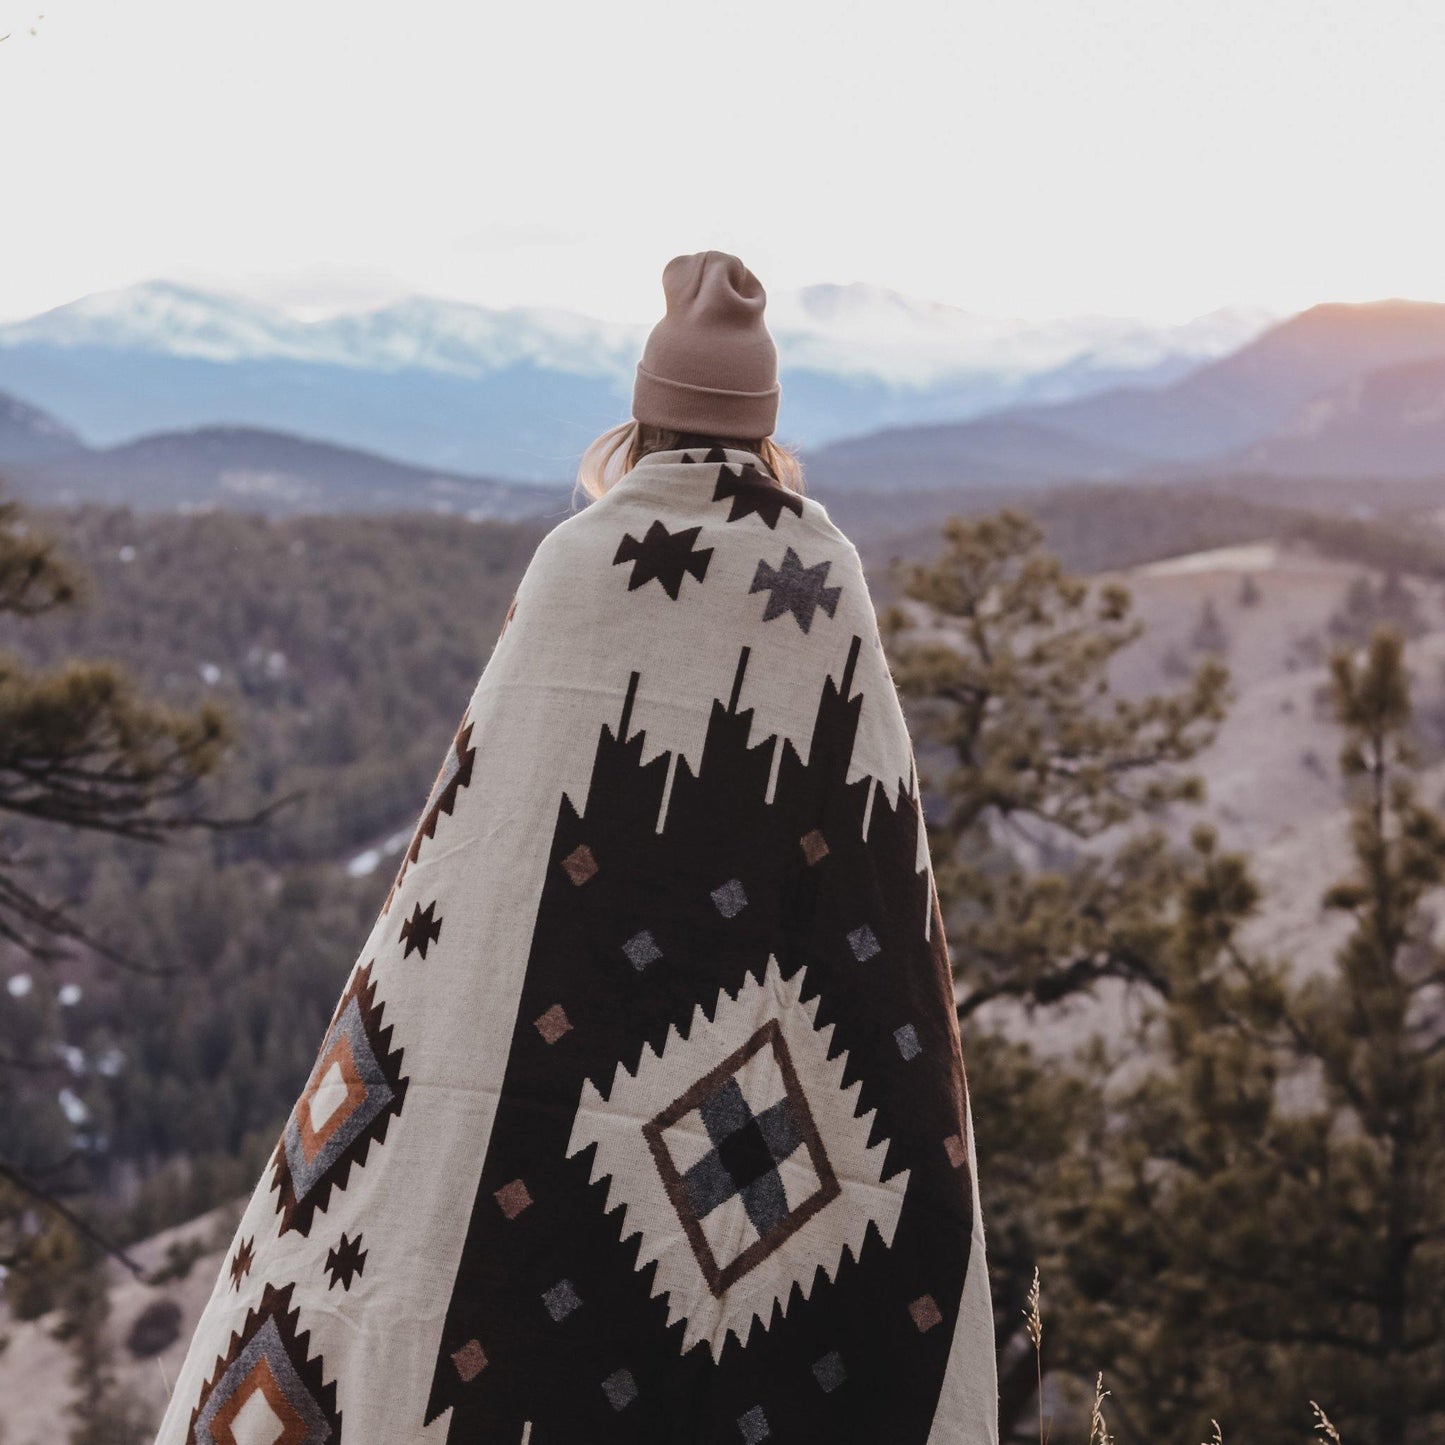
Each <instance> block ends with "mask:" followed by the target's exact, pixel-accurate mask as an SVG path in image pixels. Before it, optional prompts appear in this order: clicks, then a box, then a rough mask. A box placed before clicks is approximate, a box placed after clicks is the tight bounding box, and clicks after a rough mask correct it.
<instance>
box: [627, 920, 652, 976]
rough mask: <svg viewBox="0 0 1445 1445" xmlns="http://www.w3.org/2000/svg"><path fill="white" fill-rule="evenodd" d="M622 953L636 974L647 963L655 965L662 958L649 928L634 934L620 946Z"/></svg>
mask: <svg viewBox="0 0 1445 1445" xmlns="http://www.w3.org/2000/svg"><path fill="white" fill-rule="evenodd" d="M622 951H623V953H625V954H626V955H627V961H628V962H629V963H630V964H631V965H632V966H633V968H635V969H636V970H637V971H638V973H641V972H642V970H643V969H644V968H646V967H647V965H648V964H649V963H656V962H657V960H658V959H659V958H661V957H662V950H661V949H660V948H659V947H658V946H657V940H656V939H655V938H654V937H653V936H652V930H651V929H650V928H644V929H643V930H642V932H641V933H634V934H633V935H632V937H631V938H629V939H628V940H627V942H626V943H624V944H623V945H622Z"/></svg>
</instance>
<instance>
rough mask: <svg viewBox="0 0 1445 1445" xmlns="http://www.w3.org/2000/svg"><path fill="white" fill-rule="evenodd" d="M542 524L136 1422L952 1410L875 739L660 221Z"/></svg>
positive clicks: (960, 1286)
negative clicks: (636, 340)
mask: <svg viewBox="0 0 1445 1445" xmlns="http://www.w3.org/2000/svg"><path fill="white" fill-rule="evenodd" d="M663 288H664V291H665V293H666V299H667V314H666V316H665V317H664V318H663V320H662V321H661V322H659V324H658V325H657V327H656V328H655V329H654V330H653V332H652V334H651V336H650V337H649V339H648V342H647V346H646V349H645V351H644V353H643V357H642V362H641V364H640V365H639V367H638V369H637V379H636V385H635V390H634V397H633V421H632V422H630V423H628V424H627V425H625V426H623V427H620V428H617V429H614V431H612V432H610V433H608V434H607V435H606V436H604V437H602V438H601V439H599V441H598V442H597V443H596V444H594V446H593V447H592V448H591V449H590V450H589V451H588V453H587V456H586V458H585V459H584V462H583V466H582V471H581V476H580V481H581V483H582V486H583V488H584V489H585V490H586V492H587V493H588V494H589V495H590V496H591V498H592V499H593V500H592V502H591V505H590V506H588V507H586V508H585V509H584V510H582V511H581V512H579V513H578V514H576V515H575V516H573V517H570V518H569V519H568V520H567V521H565V522H564V523H562V524H561V525H560V526H558V527H557V528H556V529H555V530H554V531H553V532H552V533H551V534H550V535H549V536H548V537H547V538H546V539H545V540H544V541H543V542H542V544H541V546H540V547H539V548H538V549H537V553H536V556H535V557H534V559H533V560H532V563H531V565H530V567H529V568H528V570H527V573H526V575H525V576H524V578H523V580H522V583H521V586H520V587H519V589H518V592H517V596H516V599H515V601H514V602H513V605H512V609H511V611H510V612H509V614H508V618H507V622H506V624H504V627H503V630H502V635H501V637H500V638H499V639H498V642H497V645H496V647H495V649H494V651H493V654H492V657H491V660H490V661H489V662H488V664H487V667H486V670H485V672H484V673H483V675H482V678H481V681H480V683H479V684H478V686H477V690H476V692H475V694H474V696H473V697H472V700H471V704H470V706H469V707H468V709H467V712H466V714H465V716H464V717H463V719H462V723H461V726H460V728H459V730H458V732H457V735H456V738H455V741H454V743H453V745H452V747H451V749H450V751H449V753H448V756H447V760H446V764H445V766H444V767H443V768H442V770H441V773H440V775H439V776H438V778H437V781H436V785H435V787H434V788H433V791H432V794H431V797H430V799H429V800H428V803H427V806H426V808H425V810H424V812H423V814H422V817H421V820H420V822H419V824H418V826H417V829H416V833H415V836H414V837H413V839H412V841H411V844H410V846H409V847H408V849H407V851H406V853H405V855H404V857H403V859H402V863H401V867H400V871H399V873H398V876H397V879H396V882H395V884H394V885H393V888H392V891H391V894H390V896H389V897H388V899H387V903H386V905H385V907H384V908H383V910H382V913H381V916H380V918H379V919H378V921H377V923H376V925H375V928H374V929H373V931H372V934H371V937H370V938H369V939H368V940H367V943H366V946H365V947H364V948H363V949H362V951H361V954H360V956H359V958H358V960H357V963H356V966H355V968H354V970H353V972H352V974H351V977H350V979H349V981H348V983H347V986H346V988H345V990H344V991H343V993H342V995H341V999H340V1001H339V1003H338V1005H337V1008H336V1011H335V1015H334V1017H333V1020H332V1023H331V1026H330V1028H329V1029H328V1031H327V1034H326V1036H325V1038H324V1040H323V1041H322V1043H321V1047H320V1050H319V1052H318V1055H317V1059H316V1063H315V1065H314V1067H313V1069H312V1072H311V1075H310V1078H309V1080H308V1082H307V1084H306V1087H305V1089H304V1090H303V1092H302V1094H301V1097H300V1099H299V1100H298V1102H297V1104H296V1107H295V1109H294V1111H293V1113H292V1116H291V1118H290V1120H289V1121H288V1123H287V1125H286V1127H285V1129H284V1130H283V1132H282V1136H281V1139H280V1140H279V1142H278V1143H277V1145H276V1149H275V1152H274V1155H273V1156H272V1159H271V1162H270V1164H269V1166H268V1169H267V1171H266V1174H265V1177H264V1178H263V1179H262V1181H261V1182H260V1184H259V1185H258V1187H257V1189H256V1192H255V1194H254V1196H253V1198H252V1199H251V1202H250V1205H249V1207H248V1208H247V1210H246V1213H245V1215H244V1217H243V1219H242V1221H241V1225H240V1228H239V1229H238V1231H237V1233H236V1237H235V1241H234V1244H233V1246H232V1249H231V1252H230V1254H229V1256H228V1258H227V1261H226V1264H225V1266H224V1268H223V1269H222V1272H221V1275H220V1278H219V1280H218V1281H217V1284H216V1287H215V1291H214V1293H213V1295H212V1297H211V1300H210V1302H209V1304H208V1306H207V1308H206V1312H205V1315H204V1317H203V1319H202V1321H201V1323H200V1326H199V1327H198V1330H197V1333H196V1336H195V1339H194V1340H193V1342H192V1345H191V1349H190V1353H189V1355H188V1357H187V1360H186V1363H185V1365H184V1367H183V1369H182V1371H181V1374H180V1377H179V1380H178V1382H177V1384H176V1388H175V1391H174V1394H173V1399H172V1403H171V1408H170V1411H169V1413H168V1415H167V1417H166V1420H165V1422H164V1424H163V1426H162V1429H161V1435H160V1439H161V1440H162V1441H163V1442H167V1445H169V1442H180V1441H186V1442H191V1441H196V1442H212V1441H225V1442H231V1441H235V1442H240V1445H251V1442H256V1441H266V1442H271V1441H285V1442H288V1445H290V1442H307V1445H310V1442H319V1441H339V1440H342V1439H343V1438H344V1439H345V1440H347V1441H352V1442H358V1445H396V1442H411V1441H447V1442H451V1445H473V1442H476V1445H483V1442H485V1445H491V1442H500V1445H515V1442H527V1441H530V1442H532V1445H610V1442H624V1441H625V1442H641V1445H699V1442H708V1445H711V1442H718V1445H721V1442H729V1445H737V1442H738V1441H742V1442H745V1445H756V1442H759V1441H764V1440H772V1441H779V1442H784V1441H787V1442H800V1445H811V1442H821V1441H829V1442H866V1445H914V1442H916V1445H925V1442H943V1441H947V1442H958V1445H984V1442H992V1441H994V1440H995V1439H996V1437H997V1429H996V1423H995V1385H994V1366H993V1322H992V1314H991V1311H990V1308H989V1300H988V1286H987V1274H986V1272H985V1268H984V1258H983V1233H982V1225H981V1221H980V1218H979V1211H978V1193H977V1188H976V1184H975V1180H974V1164H973V1152H972V1131H971V1125H970V1119H969V1114H968V1100H967V1092H966V1086H965V1082H964V1075H963V1067H962V1063H961V1060H960V1057H959V1044H958V1031H957V1025H956V1021H955V1015H954V1009H953V1000H952V991H951V983H950V975H949V969H948V961H947V953H946V950H945V946H944V939H943V933H942V928H941V920H940V916H939V911H938V906H937V901H936V897H935V894H934V891H933V878H932V872H931V869H930V866H929V861H928V854H927V849H926V846H925V839H924V833H923V826H922V822H921V818H920V812H919V804H918V785H917V776H916V772H915V769H914V766H913V757H912V753H911V749H910V744H909V737H908V733H907V731H906V728H905V726H904V721H903V716H902V713H901V711H900V708H899V705H898V699H897V695H896V693H895V691H894V689H893V685H892V681H891V678H890V676H889V673H888V669H887V665H886V661H885V658H884V656H883V652H882V647H881V645H880V642H879V637H878V631H877V626H876V622H875V618H874V613H873V609H872V606H871V604H870V602H869V598H868V592H867V588H866V585H865V583H864V579H863V573H862V571H861V569H860V567H859V563H858V557H857V553H856V552H855V551H854V550H853V548H852V546H851V545H850V544H849V542H848V541H847V540H846V539H845V538H844V537H843V536H842V535H841V534H840V533H839V532H838V530H837V529H836V528H835V527H834V526H833V525H832V523H831V522H830V521H829V520H828V517H827V514H826V512H825V511H824V509H823V508H822V507H821V506H820V505H818V503H816V502H814V501H812V500H810V499H808V498H806V497H804V496H803V495H801V478H800V475H799V469H798V465H797V463H796V461H795V460H794V459H793V458H792V457H791V456H790V455H789V454H788V453H787V452H785V451H784V450H782V449H781V448H780V447H778V446H776V445H775V444H774V443H773V441H772V440H771V437H772V434H773V430H774V424H775V422H776V418H777V408H778V399H779V387H778V383H777V356H776V351H775V348H774V346H773V343H772V339H771V338H770V337H769V335H768V332H767V330H766V327H765V325H764V321H763V307H764V301H765V297H764V293H763V288H762V287H761V286H760V285H759V284H758V281H757V279H756V278H755V277H754V276H753V275H752V274H751V273H750V272H749V271H748V270H747V269H746V268H745V267H744V266H743V265H742V263H741V262H740V261H739V260H737V258H736V257H732V256H727V255H723V254H721V253H719V252H715V251H709V252H705V253H702V254H700V255H696V256H680V257H678V258H676V259H675V260H673V261H672V262H671V263H670V264H669V265H668V267H667V269H666V270H665V272H664V273H663Z"/></svg>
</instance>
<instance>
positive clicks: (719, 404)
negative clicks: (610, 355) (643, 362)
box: [632, 366, 782, 440]
mask: <svg viewBox="0 0 1445 1445" xmlns="http://www.w3.org/2000/svg"><path fill="white" fill-rule="evenodd" d="M781 395H782V387H781V386H779V385H777V384H776V383H775V384H774V385H773V386H770V387H769V388H768V389H767V390H766V391H724V390H722V389H720V388H718V387H711V386H690V385H689V384H688V383H687V382H685V381H669V380H668V378H667V377H665V376H658V375H657V374H656V373H654V372H651V371H645V370H644V369H643V368H642V367H641V366H639V367H638V368H637V378H636V380H635V381H634V382H633V386H632V415H633V418H634V419H635V420H637V421H640V422H644V423H645V424H646V425H648V426H661V427H667V428H669V429H670V430H672V431H680V432H694V433H697V434H698V435H701V436H715V437H738V438H742V439H746V440H752V439H754V438H760V437H770V436H772V434H773V432H774V430H775V429H776V427H777V424H778V399H779V397H780V396H781Z"/></svg>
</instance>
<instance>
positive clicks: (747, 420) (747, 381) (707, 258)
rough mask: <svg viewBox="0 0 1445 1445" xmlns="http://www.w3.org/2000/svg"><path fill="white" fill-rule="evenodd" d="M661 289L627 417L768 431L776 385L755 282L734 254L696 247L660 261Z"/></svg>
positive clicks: (717, 429)
mask: <svg viewBox="0 0 1445 1445" xmlns="http://www.w3.org/2000/svg"><path fill="white" fill-rule="evenodd" d="M662 290H663V294H664V295H665V296H666V298H667V314H666V315H665V316H664V317H663V318H662V320H661V321H659V322H658V323H657V325H656V326H654V327H653V328H652V332H651V334H650V335H649V336H648V338H647V345H646V346H645V347H644V348H643V351H642V360H641V362H640V363H639V364H638V367H637V379H636V381H635V382H634V384H633V389H632V415H633V417H634V418H635V419H636V420H637V421H640V422H645V423H647V424H648V425H651V426H659V427H667V428H669V429H670V430H672V431H680V432H691V433H694V434H697V435H702V436H715V437H723V438H745V439H755V438H761V437H769V436H772V434H773V431H774V428H775V427H776V426H777V423H778V398H779V396H780V395H781V388H780V387H779V385H778V349H777V347H776V346H774V345H773V338H772V337H771V336H770V335H769V334H768V328H767V326H766V325H765V324H764V322H763V307H764V306H765V305H766V304H767V300H768V297H767V293H766V292H765V291H764V290H763V286H762V282H761V281H759V280H758V278H757V277H756V276H754V275H753V273H752V272H751V271H749V270H748V268H747V267H746V266H744V265H743V263H742V262H741V261H740V260H738V258H737V257H736V256H729V255H728V254H727V253H726V252H724V251H699V252H698V253H697V254H696V255H695V256H674V257H673V259H672V260H671V261H669V262H668V263H667V266H666V267H665V268H664V270H663V273H662Z"/></svg>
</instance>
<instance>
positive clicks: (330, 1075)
mask: <svg viewBox="0 0 1445 1445" xmlns="http://www.w3.org/2000/svg"><path fill="white" fill-rule="evenodd" d="M338 1079H339V1081H340V1083H341V1085H342V1086H343V1087H344V1088H345V1090H346V1093H345V1095H344V1097H342V1098H340V1099H338V1100H335V1101H334V1102H330V1107H329V1109H326V1112H325V1117H324V1118H322V1119H321V1121H320V1123H319V1124H318V1123H317V1122H316V1115H317V1114H318V1113H320V1112H321V1109H318V1108H317V1107H316V1104H317V1100H318V1096H321V1094H322V1090H323V1088H324V1089H326V1090H328V1091H330V1090H333V1089H335V1087H336V1083H337V1081H338ZM322 1097H323V1107H325V1096H322ZM365 1098H366V1081H365V1080H364V1079H363V1078H362V1077H361V1075H360V1074H359V1073H357V1071H356V1059H355V1057H354V1055H353V1054H352V1052H351V1040H350V1039H349V1038H347V1036H346V1035H345V1034H338V1035H337V1038H336V1042H335V1043H334V1044H332V1046H331V1048H330V1050H329V1051H328V1052H327V1054H326V1056H325V1057H324V1058H323V1059H322V1060H321V1063H320V1064H319V1065H318V1067H317V1068H316V1069H315V1071H314V1072H313V1074H312V1076H311V1082H310V1084H308V1085H307V1088H306V1092H305V1093H304V1094H302V1096H301V1102H300V1104H299V1106H298V1107H297V1110H296V1126H297V1129H298V1130H299V1132H300V1136H301V1151H302V1153H303V1154H304V1155H305V1157H306V1162H307V1163H308V1164H309V1163H311V1162H312V1161H314V1160H315V1158H316V1156H317V1155H318V1154H319V1153H320V1152H321V1151H322V1150H323V1149H324V1148H325V1147H326V1141H327V1140H328V1139H330V1138H331V1136H332V1135H333V1134H335V1133H336V1131H337V1130H338V1129H339V1128H340V1127H341V1126H342V1125H343V1124H344V1123H345V1122H346V1121H347V1119H349V1118H350V1117H351V1115H352V1114H353V1113H354V1112H355V1110H356V1107H357V1105H358V1104H360V1103H361V1101H362V1100H363V1099H365Z"/></svg>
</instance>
